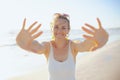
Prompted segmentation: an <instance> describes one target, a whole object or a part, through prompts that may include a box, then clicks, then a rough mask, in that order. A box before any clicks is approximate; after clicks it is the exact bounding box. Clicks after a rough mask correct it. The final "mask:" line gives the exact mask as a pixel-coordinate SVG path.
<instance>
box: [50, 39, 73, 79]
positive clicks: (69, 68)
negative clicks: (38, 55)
mask: <svg viewBox="0 0 120 80" xmlns="http://www.w3.org/2000/svg"><path fill="white" fill-rule="evenodd" d="M70 42H71V41H69V49H68V57H67V59H66V60H65V61H63V62H59V61H57V60H55V59H54V53H53V47H52V44H51V43H50V53H49V58H48V69H49V80H75V61H74V58H73V55H72V52H71V48H70Z"/></svg>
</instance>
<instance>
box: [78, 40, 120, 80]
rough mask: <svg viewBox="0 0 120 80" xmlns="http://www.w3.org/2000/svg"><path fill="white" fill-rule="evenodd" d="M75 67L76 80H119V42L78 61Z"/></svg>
mask: <svg viewBox="0 0 120 80" xmlns="http://www.w3.org/2000/svg"><path fill="white" fill-rule="evenodd" d="M76 66H77V68H76V69H77V72H76V75H77V80H120V41H116V42H113V43H110V44H108V45H106V46H104V47H103V48H101V49H98V50H97V51H95V52H92V53H89V54H88V55H86V56H84V57H83V58H81V59H78V62H77V65H76Z"/></svg>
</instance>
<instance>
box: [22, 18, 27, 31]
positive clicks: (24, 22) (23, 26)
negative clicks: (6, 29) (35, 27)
mask: <svg viewBox="0 0 120 80" xmlns="http://www.w3.org/2000/svg"><path fill="white" fill-rule="evenodd" d="M25 24H26V18H25V19H24V21H23V25H22V29H25Z"/></svg>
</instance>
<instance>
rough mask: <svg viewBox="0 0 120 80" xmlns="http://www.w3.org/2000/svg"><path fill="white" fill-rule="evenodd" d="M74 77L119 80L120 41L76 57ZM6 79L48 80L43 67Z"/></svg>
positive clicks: (46, 71) (83, 79) (81, 79)
mask: <svg viewBox="0 0 120 80" xmlns="http://www.w3.org/2000/svg"><path fill="white" fill-rule="evenodd" d="M46 66H47V65H46ZM76 78H77V79H76V80H120V41H115V42H113V43H110V44H107V45H106V46H104V47H103V48H101V49H98V50H96V51H94V52H89V53H88V54H87V55H85V56H82V57H81V58H79V59H77V63H76ZM8 80H48V70H47V67H45V68H43V69H42V70H35V71H32V72H31V73H28V74H23V75H19V76H15V77H12V78H9V79H8Z"/></svg>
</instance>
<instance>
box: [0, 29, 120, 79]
mask: <svg viewBox="0 0 120 80" xmlns="http://www.w3.org/2000/svg"><path fill="white" fill-rule="evenodd" d="M106 31H107V32H108V34H109V40H108V42H107V44H109V43H112V42H114V41H117V40H120V27H118V28H109V29H106ZM18 32H19V30H10V31H8V32H6V33H4V34H0V36H1V37H0V80H7V79H8V78H10V77H14V76H17V75H20V74H25V73H29V72H30V71H32V70H37V69H42V67H44V66H45V65H47V60H46V59H45V56H44V55H38V54H34V53H32V52H28V51H25V50H23V49H21V48H20V47H19V46H18V45H17V44H16V36H17V34H18ZM83 34H84V32H83V31H82V30H78V29H73V30H71V31H70V34H69V39H71V40H80V41H84V38H83V37H82V35H83ZM51 35H52V33H51V31H50V30H44V31H43V34H42V35H41V36H40V37H38V38H37V39H36V40H38V41H40V42H42V41H49V40H51ZM83 55H84V54H81V55H79V56H78V57H81V56H83Z"/></svg>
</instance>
